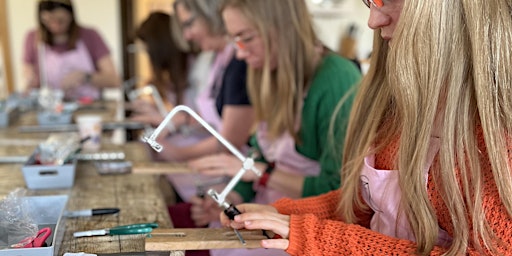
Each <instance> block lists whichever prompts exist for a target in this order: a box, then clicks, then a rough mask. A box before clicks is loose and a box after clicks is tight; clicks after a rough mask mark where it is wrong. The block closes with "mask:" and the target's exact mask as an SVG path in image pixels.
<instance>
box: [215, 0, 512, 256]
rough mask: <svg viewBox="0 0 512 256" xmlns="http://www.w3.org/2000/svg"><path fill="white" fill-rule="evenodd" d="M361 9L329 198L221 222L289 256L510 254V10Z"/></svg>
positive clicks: (459, 1) (477, 5)
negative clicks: (363, 16)
mask: <svg viewBox="0 0 512 256" xmlns="http://www.w3.org/2000/svg"><path fill="white" fill-rule="evenodd" d="M235 1H236V0H228V2H230V3H233V2H235ZM236 2H237V3H240V2H243V0H239V1H236ZM363 2H364V3H365V4H366V5H367V6H368V7H369V11H370V18H369V20H368V25H369V26H370V28H372V29H374V30H375V37H374V48H373V53H372V60H371V65H370V70H369V71H368V73H367V75H366V77H365V79H364V80H363V82H362V84H361V87H360V89H359V92H358V95H357V97H356V99H355V103H354V106H353V108H352V113H351V116H350V117H351V118H350V121H349V127H348V132H347V136H346V141H345V148H344V150H343V152H344V155H343V168H342V170H341V175H342V184H341V185H342V187H341V189H340V190H339V191H333V192H330V193H327V194H324V195H321V196H317V197H311V198H306V199H301V200H295V201H293V200H290V199H282V200H279V201H277V202H276V203H274V204H273V205H272V206H263V205H248V204H246V205H239V206H237V207H238V209H239V210H240V211H241V212H242V214H241V215H238V216H236V217H235V221H234V222H232V223H230V222H229V220H228V219H227V217H226V216H225V215H222V217H221V218H222V220H223V223H224V224H226V225H228V224H231V225H233V226H236V227H237V228H242V227H244V228H248V229H267V230H272V231H274V232H275V233H277V234H279V236H280V237H276V239H269V240H263V241H262V243H261V245H262V246H263V247H266V248H278V249H283V250H286V252H287V253H289V254H291V255H512V230H511V228H510V227H511V226H512V197H511V196H510V195H511V194H512V114H511V113H512V103H511V102H512V101H511V99H512V89H511V88H512V72H511V70H510V69H511V67H512V57H511V54H510V49H511V48H510V45H511V42H512V15H511V12H512V2H511V1H510V0H490V1H485V2H481V1H473V0H451V1H407V0H363ZM234 7H236V5H234ZM234 7H232V8H234ZM226 10H228V9H225V11H226Z"/></svg>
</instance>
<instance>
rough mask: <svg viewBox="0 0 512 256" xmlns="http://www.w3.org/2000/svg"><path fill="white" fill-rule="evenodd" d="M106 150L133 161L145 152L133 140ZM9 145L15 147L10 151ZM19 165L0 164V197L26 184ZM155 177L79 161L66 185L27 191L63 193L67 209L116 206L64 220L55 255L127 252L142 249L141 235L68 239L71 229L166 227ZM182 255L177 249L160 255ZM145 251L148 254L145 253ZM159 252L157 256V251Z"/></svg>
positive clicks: (168, 223)
mask: <svg viewBox="0 0 512 256" xmlns="http://www.w3.org/2000/svg"><path fill="white" fill-rule="evenodd" d="M108 148H110V149H116V148H117V149H119V150H120V149H123V150H124V151H125V152H126V153H127V159H130V158H131V159H133V158H135V159H137V158H138V159H139V160H141V158H143V156H144V155H145V154H144V153H141V151H140V150H145V148H144V147H143V145H140V144H139V143H128V144H126V145H124V146H115V145H110V146H109V147H108ZM5 149H6V148H5V147H3V148H2V150H0V152H1V154H2V155H10V154H11V152H12V153H15V154H23V153H27V154H30V152H32V150H33V148H30V147H11V150H10V152H5V151H6V150H5ZM13 149H15V150H13ZM21 166H22V164H1V165H0V198H2V197H4V196H5V195H7V194H8V193H9V192H10V191H12V190H14V189H15V188H18V187H26V186H25V181H24V179H23V175H22V172H21ZM159 182H160V180H159V176H158V175H145V174H119V175H100V174H98V173H97V171H96V169H95V167H94V165H93V164H92V163H91V162H79V164H78V165H77V169H76V173H75V184H74V186H73V187H72V188H71V189H60V190H29V191H28V193H29V195H54V194H66V195H68V196H69V200H68V204H67V210H80V209H88V208H108V207H118V208H120V209H121V212H120V213H119V214H118V215H105V216H93V217H81V218H68V219H66V231H65V234H64V239H63V241H62V245H61V247H60V250H59V254H58V255H63V254H64V253H65V252H89V253H97V254H98V253H102V254H105V253H131V252H144V241H145V236H144V235H129V236H103V237H87V238H74V237H73V233H74V232H76V231H83V230H89V229H101V228H106V227H113V226H117V225H126V224H131V223H144V222H156V223H158V224H159V226H160V227H161V228H172V223H171V221H170V217H169V215H168V211H167V206H166V203H165V201H164V198H163V195H162V192H161V190H160V187H159ZM169 254H170V255H182V252H173V253H167V254H166V255H169ZM146 255H151V254H146ZM158 255H161V254H158Z"/></svg>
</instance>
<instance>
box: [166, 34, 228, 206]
mask: <svg viewBox="0 0 512 256" xmlns="http://www.w3.org/2000/svg"><path fill="white" fill-rule="evenodd" d="M233 54H234V48H233V46H232V45H230V44H228V45H226V47H225V48H224V49H223V50H222V51H221V52H218V53H217V54H216V56H215V58H214V60H213V64H212V67H211V69H210V72H209V76H208V83H207V85H206V86H205V88H204V89H202V90H201V91H200V92H199V94H198V95H197V99H196V101H195V106H196V107H197V112H198V114H199V115H200V116H201V117H202V118H203V119H204V120H205V121H206V122H207V123H208V124H210V125H211V126H212V127H213V128H214V129H215V130H216V131H221V130H222V119H221V116H220V115H219V113H218V112H217V107H216V105H215V101H216V96H217V95H216V93H215V92H214V91H215V90H218V89H219V88H215V87H216V86H220V85H221V82H222V77H223V76H224V70H225V69H226V67H227V65H228V64H229V62H230V61H231V59H232V58H233V56H234V55H233ZM212 92H213V93H212ZM208 136H209V135H207V136H205V135H202V136H200V137H197V136H196V137H189V138H183V136H181V137H180V138H174V139H173V138H172V137H171V138H170V139H171V140H173V141H174V142H175V143H177V144H176V145H178V144H179V145H181V146H186V145H191V144H194V143H197V142H199V141H200V140H202V139H205V138H206V137H208ZM173 137H174V136H173ZM167 179H168V180H169V181H170V182H171V184H172V185H173V188H174V189H175V190H176V192H177V193H178V194H179V195H180V197H181V198H182V199H183V200H184V201H185V202H189V201H190V198H191V197H192V196H194V195H195V194H196V185H197V183H208V182H209V181H210V180H212V179H215V177H211V176H206V175H201V174H169V175H167ZM217 192H219V193H220V192H221V190H217Z"/></svg>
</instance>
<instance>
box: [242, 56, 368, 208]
mask: <svg viewBox="0 0 512 256" xmlns="http://www.w3.org/2000/svg"><path fill="white" fill-rule="evenodd" d="M360 79H361V74H360V72H359V70H358V69H357V68H356V66H355V65H354V64H353V63H352V62H351V61H349V60H347V59H344V58H342V57H340V56H338V55H336V54H335V53H330V54H328V55H326V56H325V57H324V58H323V60H322V63H321V64H320V65H319V66H318V68H317V70H316V73H315V75H314V77H313V80H312V83H311V86H310V88H309V90H308V92H307V95H306V97H305V99H304V106H303V108H302V118H301V127H300V130H299V136H300V139H301V142H300V143H299V144H295V148H296V150H297V152H298V153H300V154H302V155H303V156H305V157H307V158H310V159H312V160H315V161H317V162H319V164H320V168H321V171H320V174H319V175H318V176H309V177H306V179H305V181H304V186H303V191H302V196H303V197H307V196H313V195H319V194H323V193H325V192H328V191H331V190H335V189H337V188H339V186H340V183H341V179H340V168H341V157H342V147H343V144H344V139H345V132H346V127H347V122H348V118H349V114H350V109H351V106H352V100H353V96H354V95H355V91H356V90H355V89H356V88H354V87H356V86H357V84H358V82H359V81H360ZM341 99H344V100H345V101H344V104H343V105H341V106H340V110H339V111H338V112H337V114H336V116H335V119H334V123H333V128H334V129H332V130H330V125H331V119H332V117H333V114H334V112H335V110H336V107H337V105H338V103H339V102H340V100H341ZM250 144H251V146H252V148H253V149H257V150H259V146H258V143H257V140H256V136H254V135H253V136H252V138H251V140H250ZM260 155H261V154H260ZM256 160H257V161H263V162H266V161H265V159H263V158H260V159H256ZM235 191H236V192H238V193H239V194H240V195H241V196H242V197H243V198H244V201H245V202H250V201H251V200H252V199H253V198H254V193H255V192H254V191H253V188H252V182H239V183H238V185H237V186H236V187H235Z"/></svg>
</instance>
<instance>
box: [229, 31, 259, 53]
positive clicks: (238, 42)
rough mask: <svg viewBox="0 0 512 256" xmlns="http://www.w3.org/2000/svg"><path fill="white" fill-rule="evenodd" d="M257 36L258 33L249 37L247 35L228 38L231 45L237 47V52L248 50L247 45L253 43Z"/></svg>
mask: <svg viewBox="0 0 512 256" xmlns="http://www.w3.org/2000/svg"><path fill="white" fill-rule="evenodd" d="M256 36H257V34H256V33H251V34H249V35H245V36H236V37H234V38H228V39H229V40H230V41H231V43H232V44H233V45H234V46H235V47H236V49H237V50H242V51H243V50H246V49H247V45H248V44H250V43H251V42H252V40H253V39H254V37H256Z"/></svg>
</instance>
